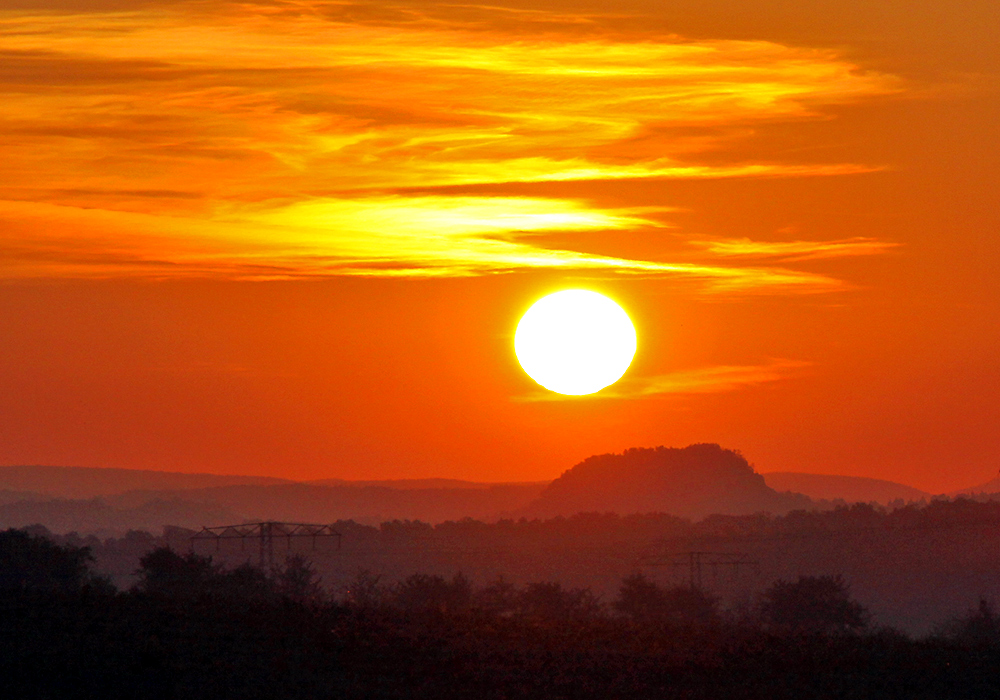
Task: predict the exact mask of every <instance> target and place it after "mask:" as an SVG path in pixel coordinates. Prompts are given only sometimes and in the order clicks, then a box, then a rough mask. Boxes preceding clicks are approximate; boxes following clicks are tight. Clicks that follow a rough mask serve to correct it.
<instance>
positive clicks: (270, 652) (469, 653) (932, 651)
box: [0, 530, 1000, 700]
mask: <svg viewBox="0 0 1000 700" xmlns="http://www.w3.org/2000/svg"><path fill="white" fill-rule="evenodd" d="M88 557H89V554H88V552H87V551H86V549H85V548H84V549H81V548H75V547H70V546H58V545H56V544H54V543H52V542H50V541H49V540H47V539H45V538H42V537H36V536H31V535H28V534H27V533H24V532H22V531H16V530H8V531H6V532H2V533H0V647H2V648H0V679H2V684H3V696H4V697H9V698H78V697H85V698H100V699H102V700H105V699H113V698H144V699H150V700H152V699H158V698H177V699H183V700H198V699H200V698H206V699H211V700H220V699H222V698H269V699H280V698H428V699H434V700H438V699H445V698H475V699H476V700H484V699H486V698H545V699H547V700H548V699H557V698H566V699H568V700H570V699H571V700H585V699H587V698H595V699H598V698H599V699H600V700H610V699H613V698H706V699H712V700H724V699H726V698H768V699H772V698H795V699H796V700H799V699H802V698H907V700H911V699H914V698H964V697H970V698H990V697H998V696H1000V684H998V683H997V680H996V679H997V678H1000V619H998V617H997V616H996V615H995V614H994V612H993V610H992V609H991V607H990V606H989V604H987V603H986V602H983V603H981V604H980V606H979V608H978V609H976V610H974V611H972V612H970V613H969V614H968V615H967V616H965V617H963V618H961V619H956V620H952V621H950V622H948V623H946V624H944V625H942V626H941V628H940V630H939V632H938V633H936V634H935V635H932V636H930V637H927V638H924V639H918V640H914V639H911V638H909V637H906V636H905V635H902V634H900V633H897V632H893V631H891V630H885V629H871V628H870V626H869V625H870V623H869V620H868V617H867V614H866V611H865V610H864V608H862V607H861V606H860V605H859V604H858V603H856V602H855V601H854V600H852V598H851V596H850V591H849V588H848V586H847V584H846V583H845V582H844V581H843V580H842V579H840V578H838V577H835V576H820V577H800V578H798V579H797V580H795V581H779V582H776V583H775V584H774V585H772V586H771V587H770V588H768V589H767V590H766V591H765V593H764V594H763V595H762V596H761V597H760V600H759V601H757V602H756V603H755V604H754V605H753V606H748V607H746V608H745V609H742V610H739V611H732V610H729V611H727V610H720V609H719V605H718V601H717V600H715V599H714V598H712V596H710V595H709V594H707V593H704V592H702V591H698V590H692V589H689V588H663V587H661V586H659V585H657V584H656V583H654V582H653V581H651V580H649V579H647V578H645V577H644V576H642V575H640V574H634V575H631V576H629V577H628V578H626V579H625V580H624V581H622V584H621V587H620V589H619V591H618V594H617V596H616V597H615V598H614V600H611V601H607V602H605V601H602V600H599V599H598V598H596V597H595V596H593V595H592V594H591V593H590V592H589V591H588V590H586V589H566V588H563V587H562V586H561V585H560V584H558V583H551V582H541V583H534V584H527V585H524V586H513V585H511V584H509V583H507V582H505V581H504V580H502V579H498V580H495V581H493V582H490V583H487V584H485V585H482V586H475V585H473V584H472V583H471V582H470V581H468V580H467V579H465V578H464V577H463V576H461V575H457V576H454V577H451V578H447V579H446V578H444V577H439V576H432V575H422V574H416V575H413V576H410V577H409V578H407V579H405V580H403V581H402V582H400V583H398V584H393V585H391V586H385V585H382V583H381V581H380V580H379V578H378V577H376V576H373V575H370V574H366V573H364V572H361V573H359V574H358V575H357V576H356V577H355V580H354V581H353V582H352V584H351V585H350V586H348V587H347V588H346V589H345V590H344V591H342V592H340V595H338V596H337V597H334V596H332V595H330V594H329V593H328V592H326V591H325V590H324V589H323V588H322V587H321V585H320V582H319V581H318V580H317V577H316V573H315V571H314V570H313V568H312V566H311V565H310V564H309V562H308V561H306V560H305V559H303V558H300V557H292V558H290V559H289V560H288V561H287V562H286V563H285V565H284V566H282V567H279V568H278V569H277V570H275V571H272V572H269V573H267V574H265V573H264V572H262V571H260V570H259V569H256V568H254V567H251V566H246V565H245V566H240V567H237V568H234V569H222V568H221V567H219V566H217V565H215V564H214V563H213V562H212V561H211V560H210V559H209V558H207V557H200V556H197V555H192V554H184V555H182V554H178V553H175V552H174V551H172V550H169V549H166V548H160V549H155V550H152V551H150V552H149V553H147V554H146V555H145V556H144V557H143V558H142V560H141V564H140V569H139V571H138V575H139V583H138V584H137V585H136V586H135V587H134V588H132V589H131V590H129V591H127V592H118V591H116V590H115V589H114V588H113V587H112V586H111V585H110V584H109V583H108V582H107V581H106V580H104V579H101V578H100V577H97V576H94V575H93V574H92V573H91V571H90V569H89V566H88Z"/></svg>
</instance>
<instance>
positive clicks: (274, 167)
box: [0, 0, 901, 291]
mask: <svg viewBox="0 0 1000 700" xmlns="http://www.w3.org/2000/svg"><path fill="white" fill-rule="evenodd" d="M463 8H464V9H463ZM84 10H87V11H84ZM125 10H126V6H125V5H122V4H121V3H118V2H117V1H115V2H112V1H111V0H107V1H106V2H104V1H102V2H100V3H96V4H94V3H89V4H88V3H86V2H79V3H77V2H70V1H69V0H66V2H62V3H55V4H54V5H53V6H52V8H50V9H49V11H44V12H41V11H34V10H31V9H22V10H16V9H11V10H8V11H5V12H0V55H2V57H0V93H2V96H3V100H4V109H3V113H2V115H0V148H2V149H3V152H4V158H3V159H2V161H0V183H2V184H0V199H3V200H6V201H7V202H8V205H6V206H5V207H4V208H3V215H4V216H5V217H7V219H8V223H9V224H10V225H9V226H7V227H6V228H5V230H4V231H3V233H2V237H0V242H2V245H3V246H4V248H5V260H4V263H3V270H4V272H3V273H2V274H8V275H10V274H16V275H48V274H63V275H70V274H86V275H92V274H100V275H113V274H139V275H147V274H161V275H191V274H219V275H234V276H251V277H253V276H265V277H266V276H269V275H274V276H302V275H313V274H371V275H386V274H393V275H412V276H425V275H442V274H445V275H447V274H485V273H491V272H498V271H508V270H516V269H526V268H537V267H558V268H567V269H569V268H576V269H594V270H607V271H614V272H622V273H629V274H649V275H666V276H680V277H685V278H690V279H698V280H703V281H704V282H705V284H706V285H708V288H709V289H715V290H720V289H724V290H730V291H732V290H737V289H739V290H752V289H769V290H774V289H784V290H796V289H797V290H801V291H817V290H828V289H836V288H840V287H841V286H842V285H840V284H839V283H838V282H836V281H835V280H830V279H828V278H823V277H820V276H817V275H811V274H807V273H799V272H795V271H791V270H783V269H778V268H772V267H770V265H768V266H766V267H761V266H757V268H748V267H746V266H745V265H742V264H739V265H734V264H733V263H732V262H726V261H725V259H726V258H733V257H738V256H739V255H742V254H733V253H731V252H727V250H726V249H724V247H723V248H711V247H708V248H707V250H708V252H710V253H712V254H713V255H715V256H716V257H717V258H719V261H718V262H717V264H713V265H694V264H690V263H676V264H674V263H670V262H666V261H657V260H633V259H628V258H625V257H615V256H605V257H602V256H595V255H588V254H585V253H582V252H577V251H573V250H551V249H547V248H544V247H541V244H540V243H538V242H537V241H535V240H533V239H531V238H529V237H526V236H524V235H523V234H525V233H532V232H542V231H560V232H573V231H593V230H596V229H607V230H621V229H624V228H635V227H646V226H656V225H658V224H656V222H654V221H652V220H651V219H649V217H644V216H642V215H640V214H639V213H636V212H631V213H630V212H621V211H612V210H604V209H600V208H597V207H595V206H594V205H592V204H588V203H586V202H582V201H578V200H560V199H549V200H543V199H542V198H530V197H529V198H525V197H509V196H508V197H501V196H496V197H491V198H486V197H480V198H468V197H467V198H457V197H451V198H449V197H447V196H445V195H443V194H442V195H440V196H436V197H431V196H427V195H426V194H421V195H410V194H407V192H409V191H412V190H413V189H414V188H420V189H421V191H422V192H424V193H426V192H428V191H433V190H434V189H435V188H440V187H453V186H456V185H497V184H501V183H510V182H527V183H530V182H546V181H573V180H612V179H644V178H684V179H692V178H725V177H804V176H824V175H835V174H836V175H843V174H853V173H861V172H868V171H871V170H873V169H876V167H877V166H873V165H870V164H859V163H837V162H834V163H822V162H820V163H780V162H746V161H745V160H734V162H731V163H726V162H723V161H722V160H720V159H719V158H718V157H717V155H718V154H717V153H716V156H715V157H713V158H712V159H711V162H710V163H709V162H699V161H698V158H697V156H698V154H699V153H701V152H703V151H709V150H715V151H717V150H718V148H719V147H720V145H722V144H724V143H726V142H727V141H728V140H731V139H732V138H734V136H733V134H732V133H730V132H731V127H733V126H734V125H741V126H745V125H747V124H752V123H764V122H768V121H787V120H799V119H810V118H815V117H818V116H821V115H822V112H823V109H824V107H825V106H828V105H835V104H843V103H849V102H854V101H858V100H863V99H866V98H869V97H872V96H875V95H884V94H888V93H892V92H895V91H899V90H900V89H901V86H900V83H899V81H898V80H897V79H895V78H894V77H892V76H888V75H885V74H881V73H877V72H872V71H863V70H860V69H859V68H858V67H857V66H855V65H854V64H852V63H851V62H849V61H847V60H845V59H844V58H843V57H842V56H841V55H839V54H838V53H837V52H835V51H832V50H824V49H810V48H801V47H790V46H784V45H781V44H777V43H773V42H766V41H709V40H700V41H685V40H682V39H679V38H668V39H659V40H653V39H651V38H649V37H642V36H638V35H627V34H620V33H604V34H602V33H601V32H600V31H599V28H600V22H597V21H595V19H594V18H593V17H590V16H583V15H579V16H575V15H571V14H558V15H557V14H549V13H544V12H526V11H520V10H519V11H513V10H504V9H503V8H488V7H484V6H476V5H468V6H461V7H458V6H456V7H454V8H452V10H449V11H448V12H432V11H430V10H428V8H421V7H419V6H418V5H415V4H406V3H402V4H398V3H397V4H389V3H379V2H372V3H360V4H358V3H329V2H309V1H307V0H303V1H301V2H278V1H275V2H257V3H243V4H219V5H214V4H204V3H174V4H171V3H166V4H157V5H156V6H155V7H154V6H153V5H134V6H130V9H129V11H125ZM578 25H579V26H581V27H582V26H585V27H587V31H583V32H578V31H576V30H575V29H573V27H576V26H578ZM692 130H695V131H698V130H700V131H701V133H702V135H701V136H699V137H698V138H696V139H692V138H690V137H681V136H679V135H678V134H679V133H680V132H681V131H686V132H691V131H692ZM393 193H394V194H393ZM487 200H488V201H487ZM15 210H16V212H17V213H16V215H15V214H14V212H15ZM95 212H105V214H106V215H104V217H103V219H102V215H99V214H97V213H95ZM10 217H14V218H10ZM57 220H58V222H59V227H60V228H58V229H51V228H48V229H44V231H43V229H42V228H41V227H40V225H41V224H42V223H43V222H46V221H48V222H50V223H51V222H54V221H57ZM102 226H103V228H102ZM137 227H138V228H137ZM11 256H13V257H11ZM765 257H766V256H765ZM784 257H785V258H787V259H793V258H792V256H788V255H785V256H784Z"/></svg>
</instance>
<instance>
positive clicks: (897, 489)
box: [761, 472, 1000, 504]
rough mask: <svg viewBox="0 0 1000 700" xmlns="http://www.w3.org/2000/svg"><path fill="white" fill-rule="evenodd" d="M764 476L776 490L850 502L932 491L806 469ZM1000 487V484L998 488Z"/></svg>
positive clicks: (889, 499)
mask: <svg viewBox="0 0 1000 700" xmlns="http://www.w3.org/2000/svg"><path fill="white" fill-rule="evenodd" d="M761 476H763V477H764V481H765V482H766V483H767V485H768V486H770V487H771V488H773V489H774V490H775V491H794V492H796V493H802V494H805V495H806V496H809V498H818V499H823V500H828V501H833V500H837V499H840V500H843V501H846V502H847V503H871V502H875V503H882V504H887V503H890V502H892V501H895V500H897V499H902V500H904V501H919V500H921V499H929V498H931V496H932V494H930V493H928V492H927V491H921V490H920V489H918V488H914V487H912V486H907V485H905V484H899V483H896V482H895V481H886V480H884V479H871V478H869V477H865V476H841V475H836V474H806V473H803V472H765V473H764V474H762V475H761ZM995 490H997V491H1000V488H997V489H995Z"/></svg>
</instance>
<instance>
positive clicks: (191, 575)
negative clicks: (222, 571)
mask: <svg viewBox="0 0 1000 700" xmlns="http://www.w3.org/2000/svg"><path fill="white" fill-rule="evenodd" d="M135 573H136V575H138V576H139V582H138V583H137V584H136V587H137V588H138V589H139V590H141V591H145V592H147V593H159V594H162V595H168V596H189V595H195V594H198V593H206V592H208V590H209V588H210V586H211V585H212V583H213V579H214V578H215V577H216V576H217V575H218V574H219V567H218V566H216V565H214V564H213V563H212V558H211V557H202V556H199V555H197V554H195V553H194V552H189V553H188V554H185V555H183V556H181V555H180V554H178V553H177V552H175V551H174V550H172V549H171V548H170V547H157V548H156V549H154V550H153V551H151V552H149V553H148V554H146V555H145V556H144V557H142V558H141V559H140V560H139V569H138V570H137V571H136V572H135Z"/></svg>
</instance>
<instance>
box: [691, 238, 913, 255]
mask: <svg viewBox="0 0 1000 700" xmlns="http://www.w3.org/2000/svg"><path fill="white" fill-rule="evenodd" d="M690 243H691V245H694V246H698V247H699V248H703V249H705V250H706V251H708V252H709V253H712V254H713V255H717V256H722V257H733V258H779V259H783V260H815V259H818V258H839V257H850V256H856V255H879V254H881V253H885V252H887V251H889V250H892V249H893V248H896V247H898V246H899V244H898V243H893V242H889V241H880V240H878V239H876V238H863V237H857V238H845V239H842V240H838V241H752V240H750V239H749V238H724V239H719V240H714V241H690Z"/></svg>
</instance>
